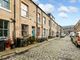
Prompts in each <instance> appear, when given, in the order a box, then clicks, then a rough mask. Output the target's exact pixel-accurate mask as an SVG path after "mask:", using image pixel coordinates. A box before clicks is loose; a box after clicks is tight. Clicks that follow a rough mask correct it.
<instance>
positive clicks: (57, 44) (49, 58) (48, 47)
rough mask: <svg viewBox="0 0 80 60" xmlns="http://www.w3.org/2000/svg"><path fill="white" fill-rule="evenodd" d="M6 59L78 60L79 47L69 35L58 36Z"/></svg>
mask: <svg viewBox="0 0 80 60" xmlns="http://www.w3.org/2000/svg"><path fill="white" fill-rule="evenodd" d="M6 60H80V48H77V47H76V46H75V45H74V44H72V42H71V41H70V38H69V37H65V38H61V39H59V38H58V39H56V40H52V41H49V42H47V43H46V44H42V45H41V46H38V47H35V48H32V49H30V50H29V51H28V52H25V53H23V54H20V55H16V56H12V57H10V58H8V59H6Z"/></svg>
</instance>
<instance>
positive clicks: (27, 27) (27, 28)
mask: <svg viewBox="0 0 80 60" xmlns="http://www.w3.org/2000/svg"><path fill="white" fill-rule="evenodd" d="M21 28H22V29H21V34H22V36H25V35H24V33H26V36H27V35H28V34H29V33H28V32H29V26H28V25H25V24H22V25H21Z"/></svg>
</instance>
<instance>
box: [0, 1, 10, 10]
mask: <svg viewBox="0 0 80 60" xmlns="http://www.w3.org/2000/svg"><path fill="white" fill-rule="evenodd" d="M5 3H6V4H7V5H5ZM6 6H7V7H6ZM0 8H2V9H4V10H10V0H8V1H6V0H0Z"/></svg>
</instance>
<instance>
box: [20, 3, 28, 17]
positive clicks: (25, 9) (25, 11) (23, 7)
mask: <svg viewBox="0 0 80 60" xmlns="http://www.w3.org/2000/svg"><path fill="white" fill-rule="evenodd" d="M21 16H23V17H27V16H28V6H27V5H25V4H23V3H21Z"/></svg>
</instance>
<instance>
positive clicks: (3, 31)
mask: <svg viewBox="0 0 80 60" xmlns="http://www.w3.org/2000/svg"><path fill="white" fill-rule="evenodd" d="M1 21H2V28H0V31H2V36H0V37H4V36H5V31H7V32H6V33H7V35H6V36H5V37H8V36H9V21H5V20H1ZM5 22H7V28H5Z"/></svg>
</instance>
